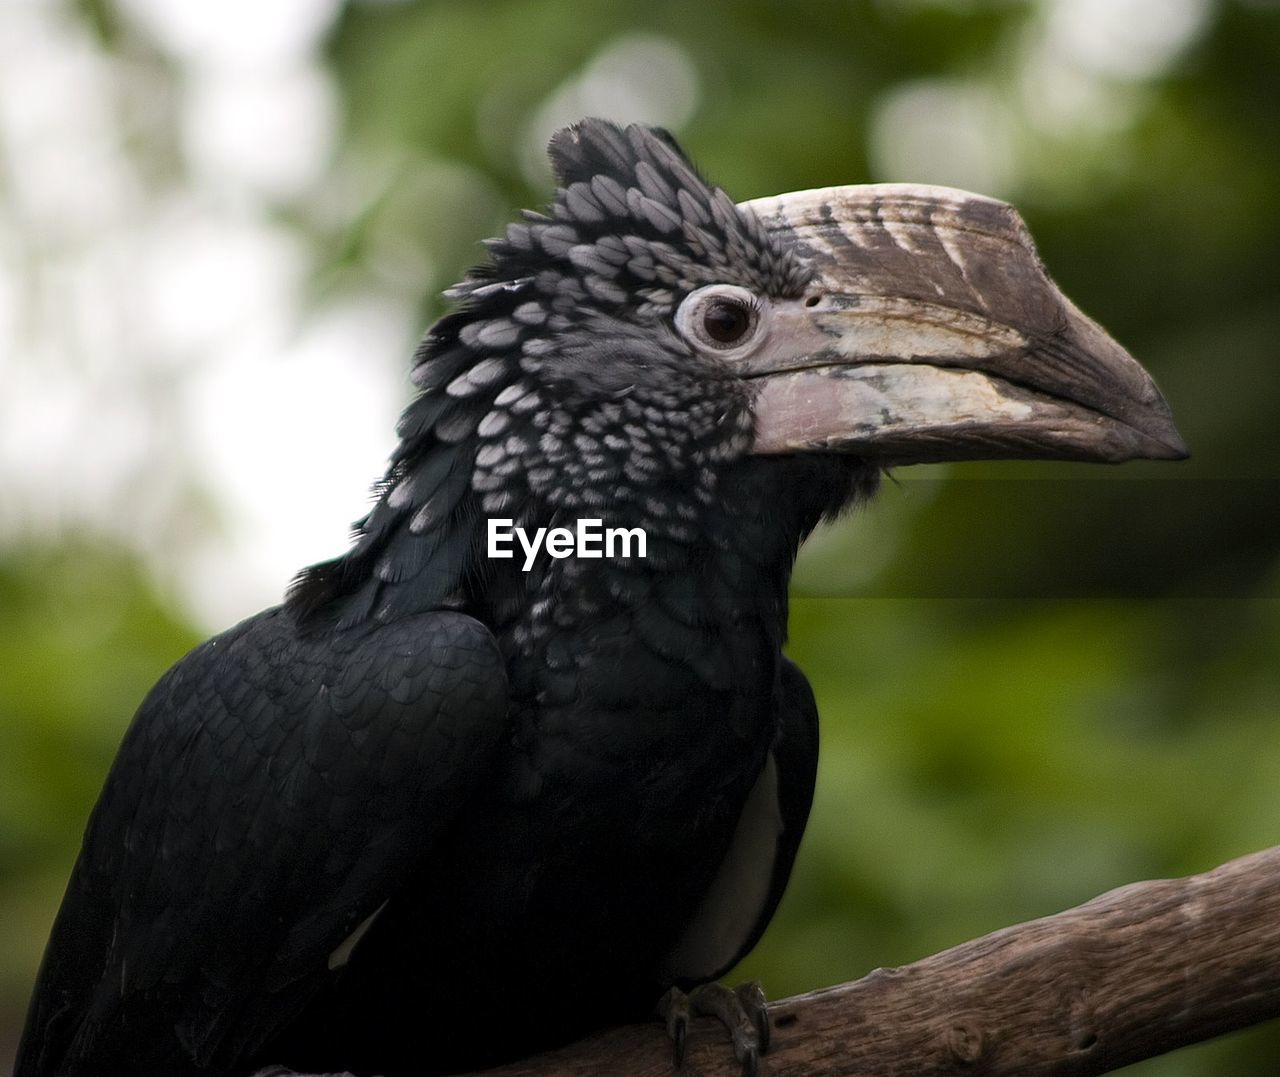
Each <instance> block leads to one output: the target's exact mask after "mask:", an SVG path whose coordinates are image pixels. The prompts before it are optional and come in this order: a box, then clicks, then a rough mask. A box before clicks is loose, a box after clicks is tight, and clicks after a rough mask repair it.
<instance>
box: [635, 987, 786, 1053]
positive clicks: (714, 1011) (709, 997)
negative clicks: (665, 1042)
mask: <svg viewBox="0 0 1280 1077" xmlns="http://www.w3.org/2000/svg"><path fill="white" fill-rule="evenodd" d="M658 1015H659V1017H661V1018H662V1020H663V1021H664V1022H665V1023H666V1026H667V1035H668V1036H670V1037H671V1046H672V1050H673V1051H674V1055H675V1063H676V1068H677V1069H679V1068H680V1066H681V1065H683V1063H684V1045H685V1039H686V1037H687V1036H688V1033H689V1019H690V1018H691V1017H700V1016H703V1015H707V1016H710V1017H715V1018H718V1019H719V1021H720V1023H721V1024H722V1025H724V1027H725V1028H727V1029H728V1030H729V1038H730V1039H731V1040H732V1041H733V1054H734V1057H735V1058H737V1060H738V1061H739V1062H740V1063H741V1064H742V1074H743V1077H757V1075H758V1074H759V1072H760V1056H761V1055H763V1054H764V1053H765V1052H766V1051H767V1050H769V1010H768V1008H767V1004H766V1002H765V997H764V991H763V990H762V989H761V987H760V985H759V984H758V983H756V982H755V981H752V982H751V983H745V984H741V985H740V986H738V987H737V988H736V989H735V988H730V987H725V985H724V984H720V983H709V984H700V985H698V986H697V987H695V988H694V989H693V990H692V991H690V992H689V993H688V994H686V993H685V992H683V991H681V990H680V988H678V987H673V988H671V990H670V991H668V992H667V993H666V994H665V995H663V996H662V999H661V1001H660V1002H659V1003H658Z"/></svg>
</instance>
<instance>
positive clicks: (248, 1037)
mask: <svg viewBox="0 0 1280 1077" xmlns="http://www.w3.org/2000/svg"><path fill="white" fill-rule="evenodd" d="M506 711H507V685H506V675H505V672H504V667H503V663H502V660H501V657H500V655H499V653H498V649H497V645H496V643H495V642H494V639H493V637H492V635H491V634H490V633H489V631H488V629H486V628H485V627H484V626H483V625H481V624H480V623H479V622H478V621H476V620H474V619H472V618H470V617H467V616H464V615H462V614H459V613H452V612H435V613H429V614H423V615H418V616H414V617H407V618H404V619H402V620H399V621H397V622H394V623H392V624H381V625H373V626H370V627H369V628H367V629H361V630H359V631H348V632H341V633H320V634H319V635H317V636H315V637H311V636H308V635H299V633H298V631H297V629H296V627H295V626H294V623H293V620H292V618H291V616H290V615H289V614H288V613H287V612H285V611H284V610H282V609H275V610H268V611H266V612H265V613H263V614H260V615H258V616H257V617H254V618H251V619H250V620H248V621H246V622H244V623H243V624H241V625H238V626H237V627H236V628H233V629H231V630H230V631H229V632H226V633H224V634H223V635H221V636H219V637H216V638H214V639H212V640H210V641H209V642H207V643H205V644H203V645H202V646H200V647H198V648H197V649H196V650H194V651H193V652H192V653H191V654H189V655H188V656H187V657H186V658H184V659H183V660H182V661H181V662H179V663H178V664H177V665H176V666H174V667H173V669H171V670H170V671H169V672H168V673H167V674H166V675H165V676H164V677H163V678H162V679H161V681H160V682H159V683H158V684H157V685H156V687H155V688H154V689H153V690H152V692H151V693H150V695H149V696H148V697H147V699H146V700H145V701H144V702H143V704H142V707H141V708H140V709H139V711H138V714H137V716H136V717H135V719H134V722H133V724H132V726H131V727H130V729H129V732H128V733H127V735H126V736H125V739H124V742H123V744H122V746H121V749H120V753H119V755H118V757H117V759H116V762H115V764H114V765H113V767H112V771H111V774H110V775H109V777H108V779H107V783H106V787H105V789H104V791H103V794H102V797H101V799H100V800H99V803H98V806H97V807H96V808H95V810H94V814H93V816H92V818H91V820H90V822H89V827H88V830H87V832H86V835H85V841H84V847H83V849H82V851H81V853H80V857H79V859H78V861H77V863H76V866H75V870H74V872H73V874H72V878H71V881H70V883H69V885H68V888H67V894H66V897H65V899H64V901H63V905H62V909H61V911H60V913H59V915H58V920H57V922H56V924H55V926H54V931H53V934H52V937H51V939H50V942H49V946H48V949H47V951H46V954H45V960H44V965H43V967H42V970H41V976H40V981H39V983H38V985H37V989H36V992H35V995H34V997H33V1000H32V1004H31V1009H30V1012H29V1014H28V1021H27V1029H26V1032H25V1035H24V1041H23V1045H22V1048H21V1050H20V1057H19V1061H18V1066H17V1069H16V1071H15V1077H52V1075H54V1074H57V1075H59V1077H71V1075H80V1074H102V1073H108V1072H118V1073H126V1072H127V1073H132V1074H152V1073H156V1074H159V1073H165V1074H167V1075H168V1074H173V1075H178V1074H185V1073H194V1072H201V1073H204V1072H209V1073H221V1072H223V1070H224V1068H225V1067H227V1066H230V1065H231V1064H232V1063H234V1062H235V1061H237V1060H238V1059H240V1058H241V1057H243V1056H244V1055H245V1054H246V1053H248V1052H249V1051H252V1050H253V1049H254V1047H255V1046H257V1045H258V1044H259V1043H261V1042H262V1040H263V1039H265V1038H266V1037H267V1036H268V1035H269V1034H270V1033H271V1032H272V1031H273V1030H275V1029H276V1028H277V1027H279V1026H280V1025H281V1024H282V1023H283V1022H284V1021H286V1020H288V1019H289V1017H291V1016H292V1015H293V1014H295V1013H296V1012H297V1010H298V1009H299V1008H300V1007H301V1006H302V1005H304V1004H305V1002H306V1000H307V998H309V997H310V995H311V994H312V992H313V991H314V990H315V988H316V987H317V986H318V984H319V983H320V982H321V981H322V980H323V979H324V978H325V976H326V975H328V968H329V966H330V965H331V964H339V963H340V962H341V960H342V949H341V948H342V946H343V943H344V940H348V939H349V938H350V937H351V935H352V933H353V932H355V931H356V930H357V928H358V927H359V926H360V925H361V924H362V922H363V921H365V920H366V919H367V918H369V917H371V916H373V915H374V914H375V913H376V911H377V910H378V909H379V908H380V907H381V904H382V903H383V902H384V901H385V900H386V899H387V897H388V896H389V895H390V894H391V893H393V892H394V891H395V889H396V887H397V884H398V882H399V881H400V880H401V879H402V878H403V877H404V876H405V874H406V873H407V871H408V870H409V869H410V868H411V867H412V866H413V864H414V863H415V862H416V861H418V860H419V859H420V858H421V857H422V856H423V855H424V854H425V853H426V852H427V851H428V850H429V848H430V846H431V845H432V843H433V841H434V840H435V839H436V837H437V836H438V835H439V833H440V832H441V830H442V829H443V828H444V827H446V826H447V825H449V822H450V821H451V819H452V818H453V817H454V816H455V814H456V812H457V809H458V805H459V803H460V802H461V801H462V800H463V799H464V797H465V795H466V794H467V792H468V791H469V789H470V788H471V787H472V786H473V784H474V783H475V782H476V780H477V778H478V777H479V776H480V775H482V774H483V773H484V772H485V771H486V769H487V768H488V767H489V766H490V765H491V760H492V757H493V753H494V749H495V747H496V745H497V743H498V742H499V739H500V737H501V735H502V731H503V729H504V728H505V726H506ZM335 951H337V953H336V954H335Z"/></svg>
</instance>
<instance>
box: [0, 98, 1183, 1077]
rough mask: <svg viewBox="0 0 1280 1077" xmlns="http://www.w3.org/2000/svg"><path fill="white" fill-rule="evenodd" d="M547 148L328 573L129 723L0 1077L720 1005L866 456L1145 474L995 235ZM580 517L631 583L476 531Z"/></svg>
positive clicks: (284, 1059)
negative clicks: (494, 552)
mask: <svg viewBox="0 0 1280 1077" xmlns="http://www.w3.org/2000/svg"><path fill="white" fill-rule="evenodd" d="M550 154H551V158H552V161H553V164H554V166H555V170H556V173H557V176H558V179H559V188H558V189H557V192H556V194H555V197H554V200H553V202H552V204H551V206H550V208H549V211H548V212H547V213H546V214H542V213H526V214H525V215H524V217H523V219H521V220H520V221H519V222H518V223H514V224H512V225H511V226H510V227H509V228H508V229H507V230H506V233H505V235H503V236H502V237H501V238H500V239H497V240H495V241H492V242H490V243H489V244H488V253H489V259H488V261H487V262H486V264H484V265H482V266H480V267H479V268H476V269H473V270H472V271H471V272H470V273H469V274H468V275H467V276H466V278H465V280H464V281H463V282H462V283H461V284H459V285H457V286H456V287H455V288H453V289H452V290H451V291H450V292H449V293H447V295H448V296H449V297H450V298H452V299H454V300H457V301H459V305H458V306H457V308H456V309H455V310H454V311H453V312H452V313H449V314H448V315H446V316H445V317H444V318H442V319H441V320H440V321H439V322H437V323H436V325H435V326H434V328H432V329H431V331H430V332H429V334H428V335H427V337H426V339H425V340H424V342H423V343H422V345H421V346H420V348H419V349H418V351H417V354H416V357H415V364H414V369H413V377H414V381H415V383H416V385H417V388H418V394H417V396H416V398H415V399H414V400H413V402H412V403H411V404H410V405H409V406H408V408H407V410H406V411H405V412H404V415H403V417H402V419H401V422H400V425H399V428H398V433H399V444H398V447H397V448H396V449H395V451H394V454H393V456H392V458H391V462H390V466H389V469H388V471H387V473H386V476H385V478H384V479H383V480H382V481H381V483H380V484H379V485H378V486H377V487H376V501H375V504H374V507H373V508H372V509H371V511H370V512H369V513H368V515H367V516H366V517H365V518H364V519H363V520H362V521H361V522H360V523H359V524H358V525H357V531H356V537H355V540H354V543H353V545H352V547H351V548H350V550H349V551H348V552H347V553H346V554H344V555H343V556H341V557H338V558H336V559H334V560H332V561H328V562H325V563H323V564H320V565H316V566H314V567H312V568H309V569H307V570H305V571H304V572H303V573H302V574H301V575H300V576H299V577H298V579H297V580H296V581H295V583H294V585H293V587H292V589H291V590H290V592H289V594H288V596H287V598H286V600H285V602H284V603H283V605H280V606H278V607H275V608H272V609H269V610H266V611H265V612H263V613H260V614H258V615H256V616H254V617H250V618H249V619H248V620H246V621H244V622H242V623H241V624H239V625H237V626H236V627H234V628H231V629H230V630H228V631H226V632H224V633H223V634H222V635H219V636H216V637H215V638H213V639H211V640H209V641H208V642H206V643H204V644H202V645H201V646H199V647H197V648H196V649H195V650H193V651H192V652H191V653H190V654H188V655H187V656H186V657H185V658H183V659H182V660H181V661H179V662H178V663H177V664H176V665H175V666H174V667H173V668H172V669H170V670H169V671H168V672H167V673H166V674H165V675H164V676H163V677H162V678H161V679H160V681H159V683H158V684H157V685H156V686H155V688H154V689H153V690H152V691H151V692H150V694H149V695H148V696H147V697H146V699H145V700H144V702H143V703H142V706H141V708H140V709H139V711H138V713H137V715H136V717H135V718H134V720H133V723H132V725H131V726H130V728H129V730H128V732H127V734H126V735H125V738H124V741H123V744H122V746H121V748H120V752H119V755H118V757H117V758H116V761H115V763H114V765H113V767H112V769H111V772H110V775H109V777H108V778H107V781H106V785H105V788H104V790H103V792H102V795H101V799H100V800H99V801H98V804H97V806H96V808H95V809H94V811H93V814H92V817H91V819H90V821H89V824H88V828H87V831H86V834H85V838H84V845H83V849H82V851H81V853H80V856H79V859H78V860H77V861H76V865H75V868H74V871H73V873H72V876H71V880H70V883H69V885H68V888H67V892H66V896H65V898H64V901H63V904H62V908H61V911H60V913H59V915H58V917H57V920H56V923H55V925H54V928H53V932H52V937H51V939H50V942H49V945H48V949H47V951H46V955H45V959H44V963H43V966H42V969H41V973H40V978H39V982H38V984H37V986H36V989H35V993H34V997H33V1000H32V1003H31V1008H30V1012H29V1016H28V1020H27V1025H26V1030H25V1034H24V1038H23V1041H22V1045H21V1048H20V1050H19V1058H18V1063H17V1070H16V1077H55V1075H57V1077H89V1075H93V1077H101V1075H107V1074H113V1075H114V1074H121V1075H124V1074H129V1075H135V1077H160V1075H163V1077H186V1075H192V1077H194V1075H203V1077H208V1075H228V1077H231V1075H234V1077H242V1075H244V1074H248V1073H250V1072H253V1071H255V1070H257V1069H259V1068H266V1067H269V1066H275V1065H281V1066H286V1067H290V1068H293V1069H306V1070H325V1071H335V1070H349V1071H352V1072H354V1073H356V1074H361V1075H367V1074H374V1073H379V1074H386V1075H389V1077H395V1075H403V1074H419V1073H423V1072H427V1071H455V1070H458V1069H465V1068H474V1067H477V1066H481V1065H484V1064H489V1063H495V1062H498V1061H500V1060H504V1059H508V1058H511V1057H514V1056H517V1055H520V1054H524V1053H528V1052H532V1051H533V1050H535V1049H539V1048H542V1047H545V1046H548V1045H552V1044H555V1043H558V1042H562V1041H566V1040H568V1039H570V1038H572V1037H575V1036H577V1035H579V1034H581V1033H584V1032H586V1031H588V1030H591V1029H594V1028H597V1027H599V1026H602V1025H605V1024H608V1023H614V1022H620V1021H625V1020H630V1019H634V1018H638V1017H642V1016H644V1015H646V1014H652V1013H653V1012H654V1010H655V1007H656V1006H657V1005H658V1004H659V1003H660V1002H662V1003H663V1008H664V1010H665V1012H666V1013H667V1014H668V1015H669V1016H670V1017H671V1021H670V1027H671V1028H672V1029H673V1031H674V1033H675V1034H676V1035H677V1037H678V1036H679V1034H680V1032H681V1029H682V1027H683V1022H684V1020H686V1016H685V1015H686V1014H687V1013H688V1011H689V1010H690V1008H692V1009H694V1010H695V1011H696V1010H697V1009H698V1008H699V1006H702V1007H704V1008H709V1009H721V1010H723V1009H725V1007H726V1006H727V1007H728V1008H729V1009H732V1005H731V1002H730V1003H726V1001H725V995H724V994H723V993H721V994H717V993H716V989H715V988H713V987H709V986H706V987H700V986H699V985H710V984H712V982H713V981H715V980H716V979H717V978H719V977H720V976H722V975H723V974H724V973H725V972H726V971H727V970H729V969H730V968H731V967H732V966H733V965H734V964H735V963H736V962H737V961H738V960H739V958H741V957H742V956H743V955H744V954H745V953H746V952H747V951H748V950H750V949H751V947H752V946H753V945H754V944H755V942H756V940H757V939H758V938H759V937H760V935H761V933H762V932H763V930H764V928H765V925H766V924H767V923H768V922H769V919H770V917H771V916H772V915H773V912H774V910H775V908H776V907H777V905H778V901H779V899H780V897H781V895H782V891H783V888H784V886H785V885H786V882H787V877H788V875H789V873H790V871H791V867H792V862H793V860H794V858H795V856H796V850H797V847H798V845H799V842H800V837H801V834H802V832H803V830H804V826H805V821H806V818H807V816H808V812H809V806H810V800H811V797H812V793H813V784H814V771H815V764H816V757H817V711H816V708H815V704H814V698H813V694H812V692H811V691H810V688H809V685H808V683H807V682H806V680H805V678H804V675H803V674H802V673H801V672H800V670H799V669H798V668H797V667H796V666H795V665H793V664H792V663H791V662H790V661H788V660H787V659H786V658H785V657H783V655H782V645H783V641H784V637H785V631H786V621H787V583H788V577H789V575H790V572H791V567H792V563H793V560H794V558H795V556H796V551H797V548H798V546H799V545H800V543H801V542H802V541H803V539H804V538H805V536H806V535H808V534H809V532H810V531H811V530H812V529H813V527H814V526H815V525H816V524H817V523H818V522H819V521H820V520H822V519H823V518H824V517H831V516H833V515H835V514H837V513H839V512H840V511H841V510H842V509H844V508H845V507H847V506H849V505H850V504H852V503H854V502H856V501H858V500H859V499H862V498H866V497H867V496H868V495H870V494H871V493H872V492H873V490H874V489H875V487H876V482H877V478H878V476H879V475H880V474H881V472H882V471H883V470H884V469H885V468H887V467H889V466H891V465H896V464H908V463H914V462H919V461H940V460H957V459H971V458H991V457H1050V458H1059V459H1069V460H1095V461H1111V462H1115V461H1121V460H1126V459H1132V458H1135V457H1147V458H1154V459H1173V458H1178V457H1181V456H1183V455H1185V451H1184V448H1183V445H1182V441H1181V439H1180V438H1179V435H1178V433H1177V431H1176V429H1175V427H1174V425H1173V421H1172V418H1171V415H1170V413H1169V410H1168V407H1167V406H1166V404H1165V402H1164V400H1163V398H1162V397H1161V395H1160V393H1159V392H1158V390H1157V389H1156V387H1155V385H1154V383H1153V382H1152V380H1151V379H1150V377H1149V376H1148V375H1147V374H1146V372H1145V371H1144V370H1143V369H1142V368H1141V367H1140V366H1139V365H1138V364H1137V362H1136V361H1134V360H1133V359H1132V358H1131V357H1130V356H1129V355H1128V354H1127V353H1126V352H1125V351H1124V349H1123V348H1121V347H1120V346H1119V345H1118V344H1116V343H1115V342H1114V341H1113V340H1111V338H1110V337H1108V336H1107V334H1106V333H1105V332H1104V331H1103V330H1102V329H1101V328H1099V327H1098V325H1096V324H1095V323H1094V322H1092V321H1091V320H1089V319H1088V318H1087V317H1086V316H1085V315H1083V314H1082V313H1081V312H1080V311H1079V310H1077V309H1076V308H1075V306H1073V305H1072V304H1071V302H1070V301H1069V300H1067V299H1066V298H1065V296H1063V295H1062V293H1061V292H1060V291H1059V290H1058V289H1057V288H1056V287H1055V286H1054V285H1053V283H1052V282H1051V281H1050V280H1049V278H1048V277H1047V276H1046V274H1045V272H1044V270H1043V268H1042V266H1041V264H1040V261H1039V259H1038V257H1037V255H1036V253H1035V249H1034V247H1033V246H1032V243H1031V240H1030V238H1029V236H1028V234H1027V231H1026V229H1025V227H1024V226H1023V224H1022V222H1021V221H1020V219H1019V218H1018V216H1017V214H1016V213H1015V212H1014V211H1013V210H1012V209H1011V208H1010V207H1009V206H1007V205H1005V204H1003V203H1000V202H996V201H993V200H990V199H987V198H983V197H980V196H977V195H972V194H967V193H964V192H960V191H955V190H949V189H943V188H934V187H922V186H912V185H875V186H861V187H837V188H831V189H827V190H818V191H806V192H800V193H794V194H787V195H782V196H780V197H777V198H766V199H761V200H757V201H754V202H749V203H746V204H743V205H739V206H735V205H734V203H733V202H731V201H730V200H729V198H728V197H727V196H726V195H725V194H724V192H723V191H722V190H720V189H718V188H716V187H713V186H711V185H709V184H708V183H707V182H706V181H705V180H704V179H703V178H702V177H701V176H700V175H699V174H698V172H697V171H695V169H694V168H693V167H692V166H691V165H690V163H689V162H688V160H687V159H686V158H685V156H684V155H683V154H682V152H681V151H680V149H679V148H678V147H677V145H676V143H675V141H674V140H673V139H672V138H671V136H670V135H669V134H667V133H666V132H664V131H662V130H658V129H653V128H647V127H643V126H629V127H625V128H623V127H619V126H616V125H614V124H612V123H608V122H604V121H600V120H586V121H583V122H581V123H579V124H576V125H574V126H572V127H569V128H566V129H564V130H562V131H560V132H558V133H557V134H556V135H555V136H554V137H553V139H552V141H551V145H550ZM588 518H594V519H599V520H602V521H603V522H604V523H605V524H607V525H609V526H610V527H619V528H627V529H634V528H639V529H641V530H642V531H643V533H644V535H645V537H646V539H647V542H646V544H645V547H644V549H643V556H641V550H640V548H639V545H638V544H636V545H635V546H633V547H632V548H631V549H629V550H628V551H627V552H626V553H625V555H618V554H616V553H615V556H613V557H607V556H606V557H587V556H576V557H575V556H559V555H555V556H548V555H547V553H546V551H545V550H544V551H543V552H542V554H541V556H538V557H536V558H534V559H533V563H532V564H531V565H529V567H528V570H527V571H526V565H525V563H524V562H523V561H522V559H521V558H520V557H516V558H500V557H496V556H490V555H489V554H490V552H491V550H490V545H489V543H488V540H487V535H488V525H489V522H490V521H492V520H497V519H506V520H510V521H513V523H514V525H515V526H520V527H523V528H524V529H525V530H526V532H527V533H529V534H533V533H534V532H535V531H536V529H537V528H552V527H560V526H563V527H567V528H572V527H573V526H574V525H575V523H576V522H577V521H579V520H583V519H588ZM720 991H721V992H728V989H727V988H723V989H720ZM682 992H688V994H682ZM730 994H732V993H730ZM733 998H735V999H737V1000H738V1004H739V1009H737V1010H733V1014H736V1015H737V1016H739V1017H741V1016H742V1014H743V1013H744V1012H745V1013H747V1015H748V1016H749V1017H751V1018H752V1019H755V1020H756V1021H757V1023H758V1026H759V1027H758V1028H755V1029H752V1028H751V1027H750V1021H748V1022H746V1024H747V1026H748V1029H747V1030H746V1031H744V1030H743V1029H742V1027H741V1026H742V1025H743V1022H742V1021H741V1020H739V1021H737V1022H736V1027H737V1028H738V1035H737V1043H736V1047H737V1050H738V1057H739V1058H740V1059H742V1060H743V1061H744V1063H745V1064H746V1065H748V1066H751V1065H753V1064H754V1060H755V1058H756V1057H757V1055H758V1053H759V1051H760V1050H761V1049H762V1047H763V1039H764V1038H765V1036H764V1034H765V1033H767V1018H766V1019H764V1020H763V1021H761V1020H760V1018H761V1015H762V1009H761V1003H760V999H759V998H758V997H757V996H755V995H754V994H752V993H743V994H741V995H733ZM691 999H692V1000H693V1001H690V1000H691ZM699 999H702V1000H703V1001H701V1002H699ZM731 1001H732V1000H731ZM733 1014H731V1015H730V1016H733Z"/></svg>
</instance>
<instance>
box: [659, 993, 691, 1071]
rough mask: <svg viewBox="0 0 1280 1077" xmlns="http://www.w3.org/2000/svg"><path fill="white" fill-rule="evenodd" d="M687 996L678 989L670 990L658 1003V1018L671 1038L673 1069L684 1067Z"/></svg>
mask: <svg viewBox="0 0 1280 1077" xmlns="http://www.w3.org/2000/svg"><path fill="white" fill-rule="evenodd" d="M689 1013H690V1008H689V996H688V995H686V994H685V993H684V992H683V991H681V990H680V988H678V987H673V988H671V989H670V990H669V991H668V992H667V993H666V994H665V995H663V996H662V998H661V999H660V1000H659V1001H658V1016H659V1017H661V1018H662V1019H663V1020H664V1021H665V1022H666V1026H667V1035H668V1036H669V1037H670V1038H671V1058H672V1061H673V1062H674V1063H675V1068H676V1069H680V1067H681V1066H683V1065H684V1045H685V1040H686V1039H687V1037H688V1035H689Z"/></svg>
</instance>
